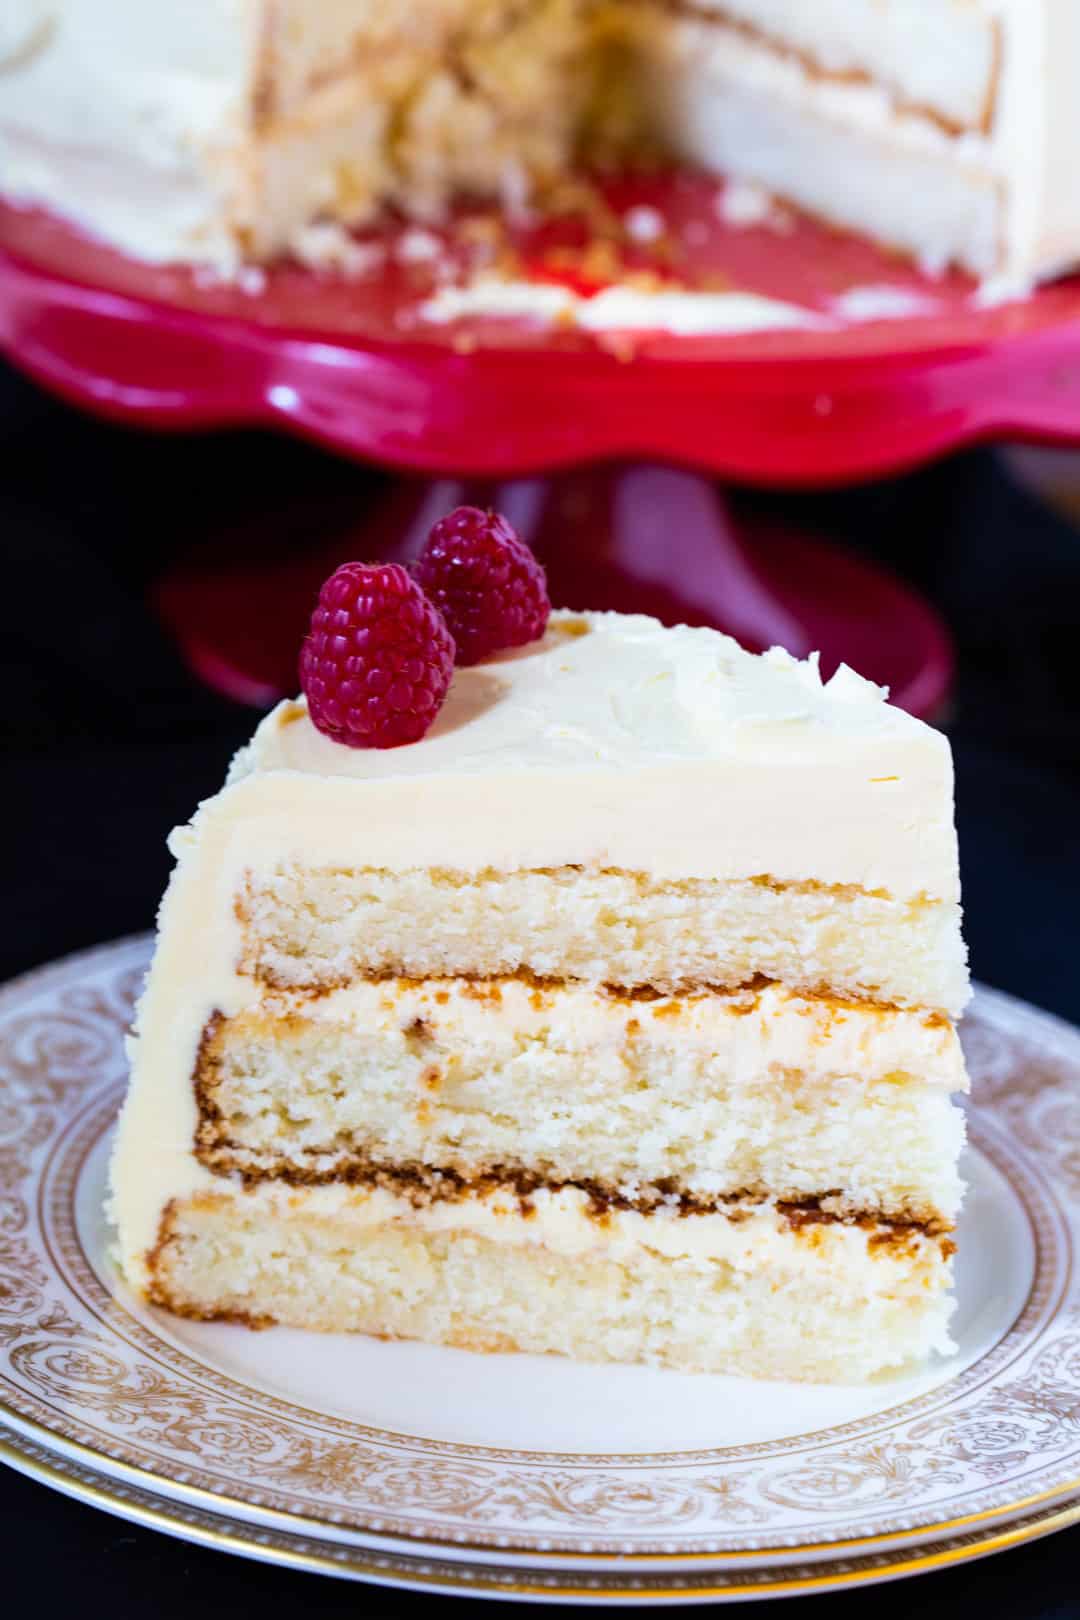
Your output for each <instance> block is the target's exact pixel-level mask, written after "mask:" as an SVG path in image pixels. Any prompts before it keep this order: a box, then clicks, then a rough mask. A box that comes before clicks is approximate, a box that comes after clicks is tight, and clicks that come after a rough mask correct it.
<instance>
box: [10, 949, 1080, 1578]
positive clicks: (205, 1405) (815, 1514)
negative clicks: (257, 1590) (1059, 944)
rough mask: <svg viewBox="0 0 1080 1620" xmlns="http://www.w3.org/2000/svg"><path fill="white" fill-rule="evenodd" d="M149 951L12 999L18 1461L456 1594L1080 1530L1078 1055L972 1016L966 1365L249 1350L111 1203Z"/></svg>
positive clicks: (115, 1502) (1077, 1039)
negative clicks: (622, 1363)
mask: <svg viewBox="0 0 1080 1620" xmlns="http://www.w3.org/2000/svg"><path fill="white" fill-rule="evenodd" d="M148 954H149V943H148V941H146V940H144V939H138V940H133V941H129V942H123V943H120V944H117V945H113V946H109V947H105V948H103V949H101V950H99V951H96V952H91V953H89V954H87V955H84V956H80V957H74V958H71V959H69V960H67V961H65V962H62V963H60V964H57V965H56V966H54V967H51V968H47V969H43V970H41V971H39V972H37V973H34V974H31V975H29V976H27V977H25V978H23V979H21V980H18V981H16V982H15V983H14V984H12V985H11V986H9V987H8V988H7V989H6V990H5V991H4V992H3V993H2V994H0V1420H2V1422H3V1423H4V1424H5V1425H6V1427H7V1429H8V1430H9V1431H10V1434H9V1437H8V1440H7V1442H6V1444H8V1445H9V1446H10V1447H12V1448H14V1449H13V1451H12V1453H11V1455H10V1460H11V1461H12V1462H14V1463H15V1465H16V1466H23V1467H26V1468H27V1469H29V1470H30V1471H32V1472H37V1473H38V1474H39V1475H41V1476H43V1477H46V1478H47V1479H48V1480H49V1481H50V1482H51V1483H54V1484H57V1485H58V1487H59V1488H62V1489H71V1490H74V1491H75V1492H76V1494H84V1495H90V1496H91V1497H92V1499H94V1500H97V1501H99V1502H100V1503H101V1504H102V1505H111V1506H113V1507H114V1509H115V1510H116V1511H118V1512H127V1511H129V1508H130V1504H131V1503H132V1502H144V1506H145V1501H144V1499H145V1500H146V1501H149V1502H150V1506H146V1507H145V1513H146V1515H147V1516H149V1518H150V1520H151V1522H158V1520H161V1521H162V1527H163V1528H173V1529H176V1531H177V1533H180V1534H187V1533H189V1531H192V1529H193V1527H196V1526H198V1525H202V1524H203V1518H204V1517H205V1516H206V1515H209V1516H210V1520H211V1521H212V1523H211V1524H210V1528H209V1529H206V1530H205V1535H203V1534H202V1531H200V1536H201V1537H202V1539H212V1535H211V1532H213V1534H218V1535H220V1536H221V1537H222V1538H223V1539H224V1543H226V1544H230V1545H232V1544H234V1543H235V1544H240V1543H242V1544H243V1546H244V1547H245V1548H246V1550H248V1551H251V1552H253V1553H254V1554H255V1555H256V1556H266V1557H271V1556H273V1557H278V1556H280V1557H281V1558H282V1559H285V1560H287V1561H288V1560H295V1561H300V1562H303V1561H304V1559H310V1560H313V1561H314V1562H315V1563H316V1564H319V1560H322V1563H321V1564H319V1567H333V1566H340V1568H341V1569H342V1572H343V1573H353V1574H357V1575H365V1574H367V1575H369V1576H371V1578H383V1577H384V1576H385V1577H386V1578H394V1579H402V1580H407V1579H411V1576H410V1575H409V1574H408V1572H409V1571H410V1570H412V1571H413V1573H414V1574H415V1573H416V1569H417V1568H418V1567H419V1566H417V1564H416V1561H417V1560H419V1561H420V1564H422V1565H423V1568H424V1569H429V1570H435V1571H437V1572H439V1573H436V1574H435V1575H434V1576H432V1577H430V1579H431V1580H432V1581H433V1582H434V1584H440V1583H442V1584H446V1583H447V1582H449V1583H450V1584H451V1585H453V1584H454V1582H455V1581H456V1582H458V1585H459V1586H465V1585H472V1584H474V1583H475V1582H480V1584H481V1585H482V1584H483V1581H484V1580H485V1579H487V1576H486V1574H485V1573H484V1572H485V1571H489V1570H491V1571H496V1572H498V1571H500V1570H501V1571H504V1572H506V1571H515V1570H516V1571H518V1572H521V1571H525V1572H531V1573H530V1574H529V1575H528V1579H526V1580H525V1583H524V1584H525V1586H526V1588H528V1587H529V1581H531V1580H532V1579H533V1576H535V1575H536V1572H537V1571H540V1572H542V1573H543V1576H544V1580H545V1581H548V1579H549V1577H550V1580H551V1581H552V1582H554V1583H555V1584H554V1586H552V1585H551V1584H549V1585H547V1586H545V1587H544V1588H543V1590H551V1591H554V1590H555V1589H556V1588H558V1586H559V1582H562V1583H563V1585H562V1587H561V1588H560V1589H562V1590H566V1589H567V1586H568V1585H569V1587H571V1588H573V1589H574V1590H577V1589H578V1588H577V1587H574V1582H575V1581H576V1582H578V1583H579V1585H585V1586H587V1585H588V1584H589V1582H590V1581H592V1579H593V1577H594V1576H596V1577H597V1579H598V1581H599V1585H598V1586H597V1587H596V1594H595V1595H601V1596H602V1595H605V1594H606V1595H615V1593H616V1592H619V1593H621V1594H622V1595H624V1596H625V1595H626V1594H627V1593H628V1592H629V1590H630V1588H629V1587H628V1586H627V1584H626V1582H627V1581H629V1580H631V1579H632V1580H634V1581H637V1582H638V1583H639V1584H638V1586H637V1587H635V1588H634V1590H640V1591H641V1592H642V1593H644V1592H645V1591H646V1590H647V1591H649V1592H651V1593H652V1594H653V1595H654V1596H657V1598H660V1597H663V1596H665V1595H667V1596H671V1595H672V1594H673V1593H674V1592H675V1590H676V1587H678V1590H679V1591H681V1592H682V1595H683V1596H684V1597H685V1596H689V1595H691V1590H692V1591H693V1592H696V1593H698V1595H702V1596H715V1595H717V1591H718V1589H721V1588H726V1589H727V1590H728V1591H729V1592H731V1595H737V1594H736V1592H735V1590H734V1588H735V1587H738V1586H739V1583H740V1582H741V1583H742V1587H743V1589H745V1585H746V1583H747V1581H752V1582H753V1583H756V1584H757V1585H761V1584H762V1583H764V1585H765V1587H766V1589H788V1590H790V1589H793V1588H792V1587H791V1585H790V1583H791V1582H796V1583H798V1582H803V1581H805V1580H820V1582H825V1581H826V1580H827V1579H828V1580H830V1581H831V1580H832V1579H833V1578H834V1577H835V1578H838V1579H842V1580H843V1581H847V1580H856V1579H867V1580H869V1579H877V1578H883V1576H884V1575H885V1574H890V1573H899V1572H901V1570H902V1569H913V1568H917V1567H930V1563H932V1562H934V1561H950V1560H951V1559H953V1558H959V1557H965V1556H973V1555H974V1552H976V1551H990V1550H993V1548H994V1547H995V1546H998V1545H1007V1544H1009V1542H1010V1541H1011V1540H1018V1539H1024V1538H1025V1537H1027V1536H1029V1535H1035V1534H1039V1533H1041V1532H1043V1531H1045V1530H1048V1529H1052V1528H1057V1527H1058V1526H1059V1525H1060V1524H1062V1523H1064V1522H1066V1520H1067V1519H1068V1518H1069V1517H1070V1516H1075V1511H1076V1510H1075V1509H1074V1507H1073V1506H1067V1505H1065V1504H1067V1501H1068V1498H1069V1497H1075V1496H1077V1495H1078V1494H1080V1284H1078V1282H1077V1279H1076V1277H1075V1275H1074V1268H1073V1249H1074V1245H1075V1243H1076V1239H1077V1227H1078V1224H1080V1151H1078V1149H1077V1143H1078V1141H1080V1033H1077V1032H1076V1031H1073V1030H1071V1029H1069V1028H1068V1027H1067V1026H1065V1025H1063V1024H1061V1023H1059V1022H1058V1021H1056V1020H1055V1019H1053V1018H1050V1017H1049V1016H1048V1015H1046V1014H1043V1013H1039V1012H1036V1011H1035V1010H1033V1009H1031V1008H1029V1007H1025V1006H1023V1005H1022V1004H1020V1003H1018V1002H1015V1001H1012V1000H1010V999H1008V998H1006V997H1004V996H1001V995H998V994H995V993H993V992H990V991H985V990H981V991H979V993H978V995H977V997H976V1001H975V1005H974V1009H973V1011H972V1013H971V1014H970V1016H969V1018H968V1020H967V1023H966V1026H965V1043H966V1046H967V1051H968V1056H969V1061H970V1064H971V1068H972V1073H973V1078H974V1081H975V1099H974V1102H973V1105H972V1107H971V1110H970V1124H971V1137H972V1147H971V1151H970V1154H969V1160H968V1165H967V1174H968V1178H969V1181H970V1184H971V1191H970V1193H969V1197H968V1201H967V1205H966V1210H965V1216H964V1222H963V1227H962V1230H961V1233H960V1258H959V1290H958V1291H959V1308H958V1312H957V1319H956V1327H955V1331H956V1337H957V1339H958V1343H959V1349H958V1352H957V1354H956V1355H955V1356H954V1357H952V1358H951V1359H949V1360H948V1361H939V1362H937V1363H936V1364H934V1365H932V1366H930V1367H928V1368H926V1369H924V1370H923V1371H922V1372H920V1373H918V1374H915V1375H912V1376H910V1377H906V1378H904V1379H893V1380H890V1381H885V1382H881V1383H878V1384H876V1385H872V1386H869V1387H863V1388H846V1389H827V1388H816V1387H810V1386H787V1385H775V1384H773V1385H769V1384H762V1385H758V1384H753V1383H747V1382H743V1381H738V1380H734V1379H727V1378H700V1377H699V1378H695V1377H689V1376H682V1375H678V1374H674V1373H666V1372H658V1371H654V1370H651V1369H644V1368H615V1369H612V1368H595V1367H581V1366H576V1365H574V1364H571V1363H568V1362H563V1361H559V1360H557V1359H554V1358H551V1359H546V1358H533V1357H513V1356H508V1357H481V1356H473V1355H470V1354H468V1353H467V1352H463V1351H452V1350H445V1349H441V1348H437V1347H432V1346H424V1345H412V1344H381V1343H378V1342H374V1341H369V1340H365V1339H361V1338H342V1339H338V1338H321V1337H317V1336H308V1335H303V1334H297V1333H293V1332H288V1331H286V1330H282V1329H274V1330H271V1331H269V1332H266V1333H262V1334H252V1333H249V1332H248V1331H247V1330H246V1329H243V1328H237V1327H230V1326H223V1325H202V1324H192V1323H185V1322H180V1321H174V1320H172V1319H171V1318H169V1317H167V1316H164V1315H162V1314H160V1313H156V1312H152V1311H148V1310H145V1309H143V1308H142V1307H141V1306H138V1305H137V1304H135V1303H134V1302H133V1301H132V1300H131V1299H130V1298H129V1297H127V1296H126V1295H125V1293H124V1290H123V1288H122V1286H121V1285H119V1284H118V1283H117V1281H116V1278H115V1277H114V1275H113V1273H112V1271H111V1268H110V1263H109V1259H108V1234H107V1230H106V1227H105V1224H104V1220H103V1217H102V1200H103V1192H104V1181H105V1168H106V1162H107V1156H108V1146H109V1138H110V1131H111V1127H112V1124H113V1121H114V1119H115V1114H116V1109H117V1106H118V1104H119V1101H120V1098H121V1095H122V1091H123V1084H124V1055H123V1039H122V1038H123V1033H124V1030H125V1027H126V1025H127V1023H128V1020H129V1018H130V1013H131V1006H132V1001H133V998H134V996H135V994H136V992H137V989H138V986H139V983H140V981H141V978H142V974H143V972H144V970H145V967H146V963H147V960H148ZM523 1392H525V1393H527V1398H523ZM65 1480H66V1481H67V1483H65ZM80 1480H81V1481H82V1482H83V1483H82V1485H81V1486H80V1485H78V1481H80ZM87 1481H89V1482H90V1483H89V1484H87ZM132 1493H134V1495H133V1494H132ZM151 1499H152V1500H151ZM1055 1504H1056V1506H1055ZM140 1511H142V1510H141V1509H140ZM155 1514H156V1515H157V1519H154V1518H153V1515H155ZM201 1516H202V1517H201ZM215 1524H216V1525H217V1530H214V1528H213V1527H214V1525H215ZM223 1525H224V1526H225V1527H226V1528H224V1529H223V1528H222V1526H223ZM185 1526H186V1527H187V1528H186V1529H185ZM204 1529H205V1526H204ZM303 1548H307V1549H308V1551H306V1552H305V1551H303V1550H302V1549H303ZM312 1548H314V1549H315V1551H314V1552H311V1550H310V1549H312ZM274 1549H276V1551H275V1550H274ZM289 1549H292V1550H291V1551H290V1550H289ZM928 1560H929V1562H927V1561H928ZM414 1566H415V1567H414ZM459 1568H460V1569H461V1570H462V1571H463V1572H462V1573H461V1574H460V1577H459V1576H458V1575H456V1574H454V1571H455V1570H458V1569H459ZM448 1570H449V1571H450V1574H449V1575H448V1574H447V1573H446V1572H447V1571H448ZM808 1570H809V1572H810V1573H809V1574H807V1571H808ZM465 1571H471V1572H472V1573H471V1574H469V1573H465ZM687 1571H691V1572H693V1579H692V1580H690V1585H689V1587H687V1586H685V1585H682V1586H679V1582H683V1581H685V1580H686V1579H688V1578H689V1577H687V1575H686V1572H687ZM800 1571H801V1573H800ZM815 1571H817V1572H818V1573H816V1574H815ZM403 1572H404V1573H403ZM617 1572H618V1578H616V1573H617ZM793 1572H794V1573H793ZM676 1574H678V1577H679V1581H678V1582H677V1581H676V1580H675V1575H676ZM587 1577H588V1578H587ZM428 1578H429V1577H427V1576H425V1577H423V1579H424V1580H427V1579H428ZM492 1579H493V1580H496V1582H497V1583H499V1582H501V1583H502V1584H501V1589H503V1590H507V1589H508V1590H509V1591H510V1592H512V1591H513V1590H514V1581H513V1580H512V1579H510V1578H509V1577H508V1576H507V1577H506V1578H505V1579H504V1575H502V1574H496V1575H495V1576H492ZM515 1579H516V1577H515ZM772 1583H780V1584H779V1586H778V1587H777V1586H774V1585H773V1584H772ZM785 1583H788V1584H786V1585H785ZM421 1584H423V1581H421ZM594 1584H595V1583H594ZM794 1589H798V1586H796V1587H795V1588H794Z"/></svg>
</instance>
